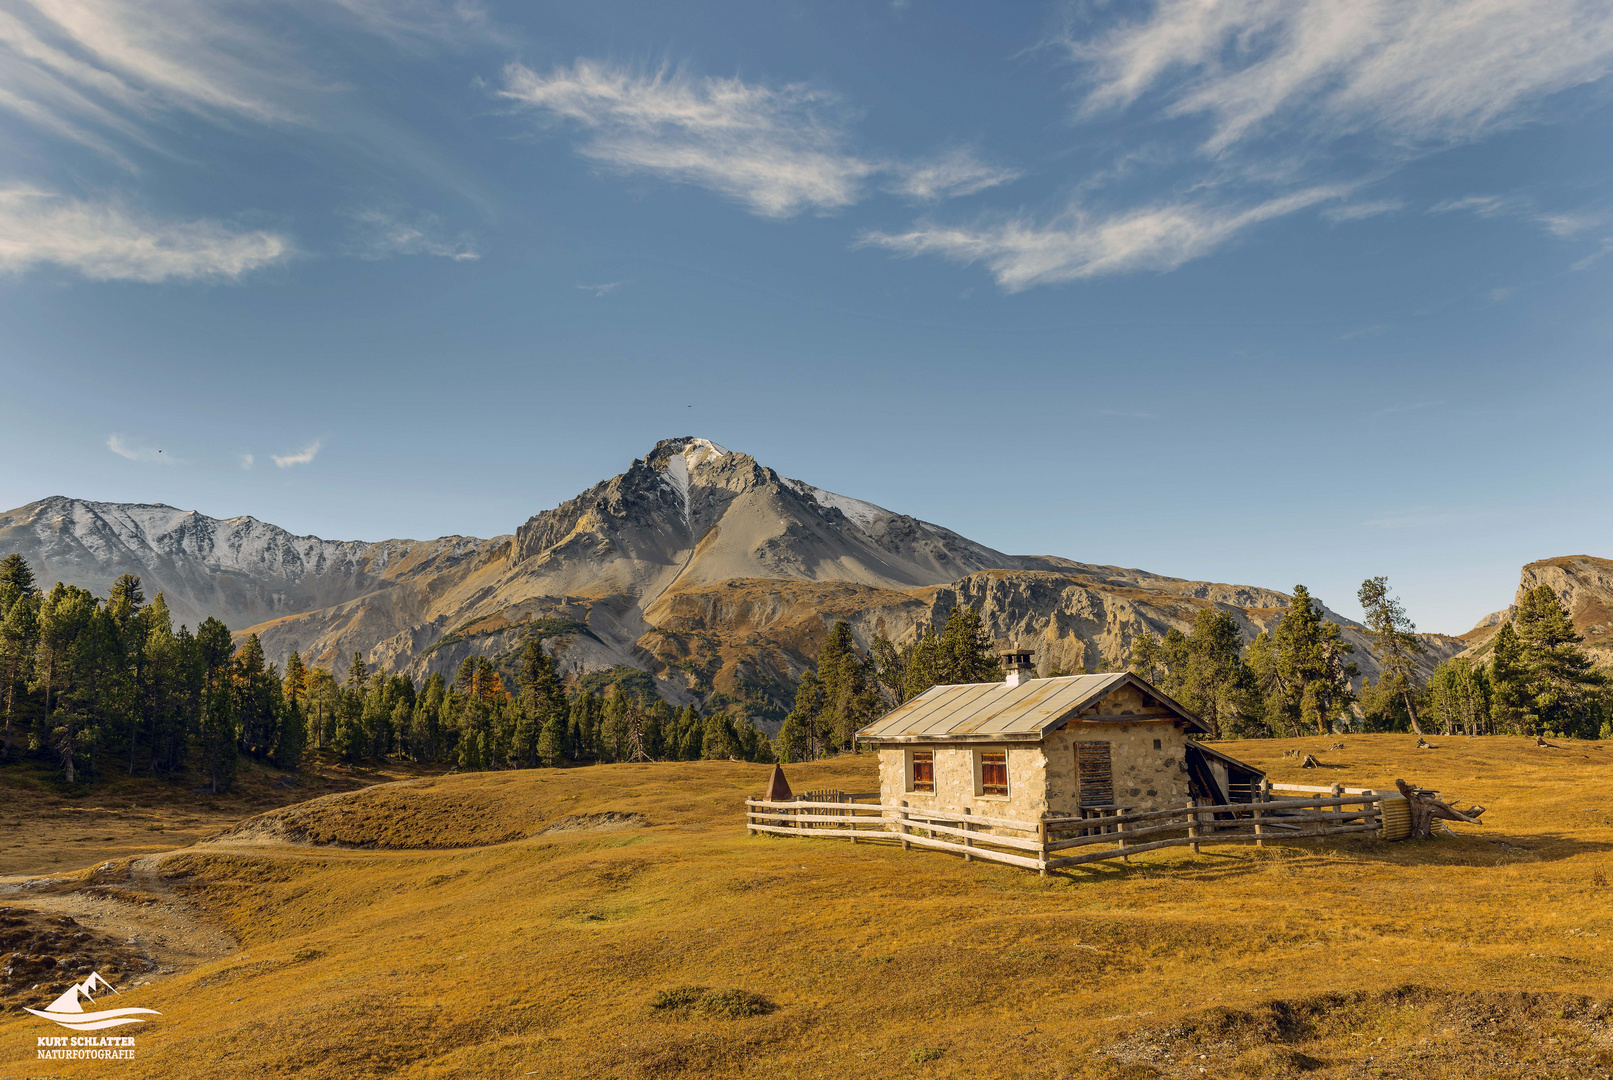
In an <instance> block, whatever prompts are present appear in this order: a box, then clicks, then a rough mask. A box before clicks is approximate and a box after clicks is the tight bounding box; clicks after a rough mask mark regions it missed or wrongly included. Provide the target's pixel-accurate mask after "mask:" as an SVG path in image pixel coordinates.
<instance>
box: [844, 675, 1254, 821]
mask: <svg viewBox="0 0 1613 1080" xmlns="http://www.w3.org/2000/svg"><path fill="white" fill-rule="evenodd" d="M1004 660H1005V666H1006V667H1007V669H1008V676H1007V678H1006V679H1004V680H1003V681H1002V682H997V683H973V684H965V685H961V686H935V687H931V688H930V689H929V690H926V691H925V692H924V693H922V694H920V695H919V696H918V697H916V698H914V699H913V700H912V701H909V702H907V703H906V704H904V705H902V706H900V707H899V708H897V709H894V710H892V711H891V712H889V713H886V714H885V715H884V716H883V717H881V718H880V719H879V720H876V721H875V722H874V723H872V724H870V725H869V726H868V727H866V728H864V729H863V730H862V731H860V732H859V733H858V735H857V739H858V742H859V743H862V744H866V745H870V746H875V747H877V748H878V750H879V789H880V801H881V802H883V803H886V804H888V805H895V804H897V803H899V802H903V801H905V802H907V804H908V805H910V806H912V807H914V808H915V809H917V810H920V811H922V810H925V809H931V810H948V811H952V812H955V813H961V812H963V811H964V810H965V809H968V810H969V811H970V812H972V813H975V814H983V815H988V816H993V817H1001V818H1015V819H1018V820H1031V821H1034V820H1037V819H1039V818H1040V817H1041V816H1042V815H1043V814H1054V815H1070V816H1074V817H1091V816H1095V815H1101V814H1104V813H1108V812H1113V811H1117V810H1122V811H1124V810H1154V809H1164V808H1168V807H1178V806H1181V805H1183V803H1185V802H1186V801H1187V800H1188V799H1189V798H1195V797H1196V798H1198V799H1200V800H1201V801H1203V802H1205V803H1229V802H1249V801H1251V799H1252V798H1253V792H1254V790H1256V789H1257V788H1258V787H1259V784H1260V780H1261V779H1262V778H1263V775H1264V774H1262V773H1261V772H1260V771H1259V770H1258V769H1255V768H1253V767H1251V766H1248V765H1245V764H1243V763H1242V762H1240V761H1237V760H1236V759H1234V758H1231V757H1228V756H1227V755H1225V754H1222V753H1220V752H1219V751H1215V750H1212V749H1210V748H1208V747H1204V746H1200V745H1199V744H1198V743H1196V742H1195V741H1193V740H1191V739H1189V738H1188V735H1189V734H1192V733H1206V734H1207V733H1208V732H1209V728H1208V727H1207V726H1206V725H1205V724H1204V722H1203V721H1202V720H1200V719H1199V718H1198V717H1196V716H1194V715H1193V714H1192V713H1191V712H1189V711H1188V710H1187V709H1185V708H1183V707H1182V706H1181V705H1178V704H1177V703H1176V702H1174V701H1172V700H1171V699H1170V698H1168V697H1166V696H1165V695H1164V694H1162V693H1160V692H1159V691H1158V690H1156V689H1155V688H1154V687H1152V686H1150V685H1149V684H1148V683H1146V682H1144V681H1143V680H1142V679H1140V678H1138V677H1137V676H1136V675H1133V674H1131V673H1130V672H1125V671H1122V672H1114V673H1111V674H1106V675H1069V676H1065V677H1062V678H1052V679H1037V678H1034V677H1033V676H1032V673H1031V665H1030V653H1028V652H1013V653H1008V654H1006V655H1005V657H1004Z"/></svg>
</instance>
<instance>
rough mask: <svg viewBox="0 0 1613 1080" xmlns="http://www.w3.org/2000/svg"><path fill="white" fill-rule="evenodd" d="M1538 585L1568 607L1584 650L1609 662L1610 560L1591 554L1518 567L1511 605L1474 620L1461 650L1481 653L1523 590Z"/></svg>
mask: <svg viewBox="0 0 1613 1080" xmlns="http://www.w3.org/2000/svg"><path fill="white" fill-rule="evenodd" d="M1541 585H1546V586H1548V587H1550V589H1551V591H1552V592H1554V593H1556V594H1557V599H1558V600H1559V601H1561V602H1562V605H1563V606H1564V607H1565V608H1567V609H1568V614H1569V617H1570V618H1571V619H1573V622H1574V629H1576V630H1578V631H1579V632H1580V633H1581V634H1583V635H1584V636H1585V651H1586V652H1587V653H1589V654H1590V656H1591V659H1592V660H1593V661H1595V662H1596V663H1597V664H1600V665H1608V664H1613V559H1598V558H1596V557H1595V556H1592V555H1560V556H1558V557H1557V558H1555V559H1542V560H1540V561H1539V562H1532V563H1529V564H1528V565H1526V566H1525V567H1524V568H1523V573H1522V574H1521V575H1520V576H1519V580H1518V592H1517V595H1516V596H1515V597H1514V598H1513V606H1512V607H1509V608H1507V609H1505V610H1503V611H1498V612H1496V613H1494V614H1493V615H1487V616H1485V617H1484V618H1483V619H1481V620H1479V624H1478V625H1477V626H1475V627H1474V628H1473V629H1471V630H1469V631H1468V632H1467V633H1465V634H1463V635H1462V636H1461V639H1460V640H1461V641H1462V642H1463V643H1464V644H1465V645H1466V646H1467V655H1470V656H1474V657H1479V658H1482V657H1484V656H1487V655H1488V654H1489V651H1490V642H1491V641H1492V640H1493V639H1494V638H1495V633H1496V631H1497V630H1499V629H1500V628H1501V624H1502V623H1503V622H1506V621H1508V620H1510V619H1511V618H1512V612H1513V611H1514V610H1515V608H1516V607H1517V602H1518V600H1519V599H1520V598H1521V597H1522V596H1523V594H1524V593H1527V592H1532V591H1533V590H1534V589H1536V588H1537V587H1539V586H1541Z"/></svg>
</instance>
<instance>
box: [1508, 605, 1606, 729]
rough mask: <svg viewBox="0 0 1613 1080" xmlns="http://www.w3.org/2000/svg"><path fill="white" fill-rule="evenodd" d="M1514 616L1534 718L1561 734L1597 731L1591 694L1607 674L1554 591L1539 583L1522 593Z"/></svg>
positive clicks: (1540, 723) (1536, 721)
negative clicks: (1585, 645)
mask: <svg viewBox="0 0 1613 1080" xmlns="http://www.w3.org/2000/svg"><path fill="white" fill-rule="evenodd" d="M1512 621H1513V623H1514V624H1515V626H1516V629H1517V636H1518V643H1519V645H1520V646H1521V652H1522V661H1523V667H1524V670H1525V673H1526V674H1525V678H1526V685H1527V688H1528V690H1527V692H1528V694H1529V705H1530V714H1531V715H1532V717H1533V719H1534V722H1535V723H1536V724H1538V725H1539V726H1540V727H1542V728H1543V729H1545V730H1548V731H1555V732H1558V733H1559V734H1580V735H1587V736H1594V735H1595V734H1596V731H1595V728H1594V726H1593V725H1592V722H1591V720H1592V716H1591V714H1592V709H1591V704H1592V699H1593V695H1594V692H1595V690H1596V689H1597V688H1598V687H1600V686H1602V685H1603V684H1604V683H1605V682H1606V681H1607V680H1606V677H1605V676H1603V675H1602V674H1601V673H1600V672H1598V671H1597V670H1596V668H1595V667H1594V666H1593V665H1592V663H1591V659H1590V657H1589V656H1588V655H1586V653H1585V650H1584V649H1583V648H1582V647H1581V644H1582V642H1584V640H1585V639H1584V637H1582V636H1581V635H1580V633H1579V632H1578V631H1577V630H1575V629H1574V623H1573V620H1572V619H1571V618H1569V615H1568V609H1567V608H1566V607H1564V606H1563V604H1562V602H1561V601H1560V600H1559V599H1558V598H1557V593H1556V591H1555V590H1553V589H1552V587H1551V586H1550V585H1537V586H1535V587H1534V588H1533V589H1531V590H1529V591H1528V592H1526V593H1524V594H1523V596H1522V597H1520V598H1519V600H1518V605H1517V611H1516V613H1515V614H1514V615H1513V619H1512Z"/></svg>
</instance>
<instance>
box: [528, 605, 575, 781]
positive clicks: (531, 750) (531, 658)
mask: <svg viewBox="0 0 1613 1080" xmlns="http://www.w3.org/2000/svg"><path fill="white" fill-rule="evenodd" d="M516 683H517V685H518V687H519V692H520V715H521V719H520V721H519V723H518V724H517V725H516V743H517V749H518V754H519V756H520V757H521V759H522V763H523V764H525V765H527V766H528V767H531V766H533V765H536V764H538V761H539V759H540V758H541V759H542V760H544V761H546V762H548V763H549V764H551V765H553V764H556V763H557V762H558V758H559V757H560V755H561V754H562V753H563V751H564V749H565V748H564V745H563V743H564V738H563V733H564V731H565V723H566V712H567V709H566V690H565V687H564V686H562V685H561V682H560V674H559V672H557V671H556V670H555V665H554V657H552V656H550V655H549V654H548V653H547V652H546V651H544V648H543V640H542V639H541V638H537V637H533V638H529V639H528V640H527V643H526V647H525V648H524V649H523V650H522V651H521V664H520V673H519V675H518V676H517V679H516ZM545 732H548V733H549V735H548V737H547V740H546V739H545V734H544V733H545Z"/></svg>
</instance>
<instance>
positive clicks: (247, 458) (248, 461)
mask: <svg viewBox="0 0 1613 1080" xmlns="http://www.w3.org/2000/svg"><path fill="white" fill-rule="evenodd" d="M256 461H257V458H255V457H253V456H252V455H251V454H242V455H241V471H242V472H250V471H251V469H252V465H253V463H254V462H256Z"/></svg>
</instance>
